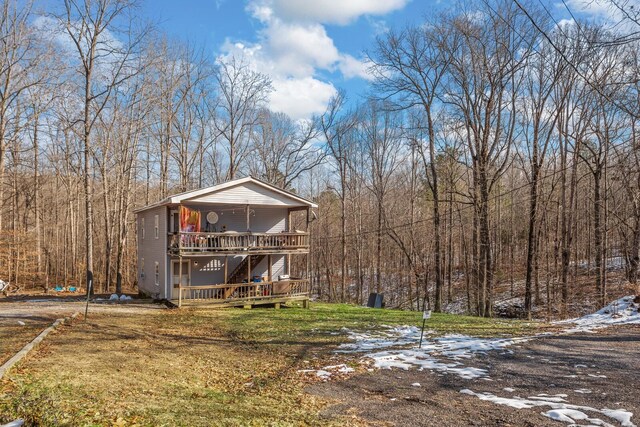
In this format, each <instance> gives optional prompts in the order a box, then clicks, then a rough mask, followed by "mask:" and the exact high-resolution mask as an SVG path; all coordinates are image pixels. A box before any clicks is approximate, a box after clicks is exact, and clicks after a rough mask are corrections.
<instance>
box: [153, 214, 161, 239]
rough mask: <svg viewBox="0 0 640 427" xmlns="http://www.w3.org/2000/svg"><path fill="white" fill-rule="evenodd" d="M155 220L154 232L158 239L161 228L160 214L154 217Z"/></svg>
mask: <svg viewBox="0 0 640 427" xmlns="http://www.w3.org/2000/svg"><path fill="white" fill-rule="evenodd" d="M154 221H155V222H154V226H153V233H154V236H156V239H157V238H158V237H160V229H159V226H160V216H159V215H156V216H155V218H154Z"/></svg>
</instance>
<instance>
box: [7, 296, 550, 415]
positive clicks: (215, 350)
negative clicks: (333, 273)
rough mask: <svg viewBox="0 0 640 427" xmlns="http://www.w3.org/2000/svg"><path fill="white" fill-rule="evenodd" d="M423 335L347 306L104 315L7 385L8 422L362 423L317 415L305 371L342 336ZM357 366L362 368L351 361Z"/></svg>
mask: <svg viewBox="0 0 640 427" xmlns="http://www.w3.org/2000/svg"><path fill="white" fill-rule="evenodd" d="M407 324H408V325H419V324H421V313H416V312H406V311H396V310H374V309H364V308H360V307H354V306H349V305H344V304H320V303H315V304H312V305H311V309H309V310H306V309H302V308H300V307H293V308H286V309H282V310H274V309H270V308H259V309H253V310H242V309H218V310H207V309H181V310H144V311H141V312H139V313H136V312H131V311H128V312H118V311H117V308H116V309H114V311H113V312H112V313H110V312H101V313H96V314H93V315H91V316H90V317H89V321H88V322H86V323H85V322H83V321H82V320H77V321H75V322H74V324H73V325H71V326H63V327H61V328H60V329H59V330H57V331H55V332H54V333H52V334H50V335H49V337H47V339H46V340H45V342H44V343H43V344H42V345H41V346H40V347H38V349H37V350H35V351H34V352H33V353H32V354H30V355H29V356H28V357H27V359H26V360H25V361H23V362H22V363H21V364H20V366H19V367H18V368H16V369H14V370H13V371H12V372H10V373H9V374H8V376H7V377H5V379H4V380H0V423H1V422H2V421H9V420H12V419H15V418H18V417H20V418H24V419H25V420H27V423H28V425H30V424H33V425H73V426H76V425H96V426H98V425H99V426H103V425H127V426H131V425H139V426H152V425H153V426H162V425H167V426H169V425H171V426H173V425H183V426H199V425H202V426H210V425H221V426H226V425H228V426H237V425H247V426H253V425H255V426H263V425H270V426H280V425H283V426H284V425H295V426H299V425H313V426H316V425H344V424H345V423H346V422H348V423H349V424H350V425H358V422H357V420H355V421H354V420H352V419H349V420H348V421H347V420H345V419H326V418H320V417H319V416H318V413H319V410H320V409H321V408H322V407H323V406H324V405H326V404H327V402H323V401H320V400H318V399H317V398H314V397H312V396H309V395H306V394H305V393H304V391H303V388H304V386H305V384H307V382H308V381H310V379H309V377H308V376H307V377H305V376H304V375H301V374H300V373H298V372H297V371H298V370H299V369H303V368H308V367H310V366H312V367H320V366H323V362H326V360H327V359H328V358H329V357H335V356H333V355H332V354H331V350H332V349H333V348H334V347H335V345H337V344H339V343H340V342H344V341H345V340H346V336H345V334H343V333H340V334H336V332H340V331H341V329H342V328H347V329H350V330H367V329H371V328H377V327H379V326H380V325H407ZM540 326H541V325H539V324H536V323H531V322H520V321H505V320H500V319H479V318H474V317H465V316H454V315H440V314H434V316H433V317H432V319H430V320H429V322H428V328H429V329H432V330H436V331H437V332H441V333H449V332H457V333H465V334H471V335H479V336H497V335H504V334H509V335H525V334H531V333H534V332H539V331H540V329H539V327H540ZM351 363H354V364H355V362H353V361H352V362H351Z"/></svg>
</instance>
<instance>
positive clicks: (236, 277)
mask: <svg viewBox="0 0 640 427" xmlns="http://www.w3.org/2000/svg"><path fill="white" fill-rule="evenodd" d="M264 257H265V255H247V256H246V257H244V259H243V260H242V261H240V264H238V266H237V267H236V268H235V269H234V270H233V272H232V273H231V274H230V275H229V276H228V277H227V283H231V284H236V283H242V281H243V280H246V279H247V266H248V264H249V258H251V267H252V268H253V267H255V266H256V265H258V264H259V263H260V261H262V260H263V259H264ZM234 290H235V288H227V289H226V290H225V295H224V297H225V299H226V298H229V296H230V294H232V293H233V291H234Z"/></svg>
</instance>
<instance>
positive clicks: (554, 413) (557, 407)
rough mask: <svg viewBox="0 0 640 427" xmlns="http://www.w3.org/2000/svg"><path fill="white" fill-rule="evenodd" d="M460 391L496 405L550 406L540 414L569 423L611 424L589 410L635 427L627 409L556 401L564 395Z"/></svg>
mask: <svg viewBox="0 0 640 427" xmlns="http://www.w3.org/2000/svg"><path fill="white" fill-rule="evenodd" d="M460 393H463V394H467V395H470V396H476V397H477V398H478V399H480V400H485V401H489V402H493V403H495V404H497V405H505V406H509V407H511V408H515V409H530V408H534V407H541V406H547V407H549V408H551V410H549V411H547V412H542V413H541V414H542V415H544V416H546V417H549V418H551V419H554V420H557V421H563V422H566V423H570V424H575V421H576V420H586V421H588V422H589V423H590V424H591V425H599V426H607V427H608V426H612V424H609V423H607V422H605V421H603V420H602V419H600V418H595V417H590V416H589V415H587V413H589V412H591V413H596V414H600V415H604V416H605V417H608V418H611V419H614V420H616V421H618V422H619V423H620V424H621V425H622V426H623V427H636V426H635V424H633V423H632V422H631V417H632V416H633V414H632V413H631V412H629V411H626V410H624V409H607V408H604V409H595V408H592V407H589V406H581V405H572V404H570V403H566V401H562V402H560V401H558V399H557V398H560V397H562V396H565V397H566V395H554V396H549V395H538V396H536V397H537V398H531V397H530V398H528V399H524V398H522V397H518V396H514V397H512V398H509V397H499V396H496V395H495V394H492V393H488V392H487V393H476V392H474V391H472V390H469V389H467V388H465V389H462V390H460ZM545 396H547V398H546V399H545V398H544V397H545ZM563 400H564V399H563Z"/></svg>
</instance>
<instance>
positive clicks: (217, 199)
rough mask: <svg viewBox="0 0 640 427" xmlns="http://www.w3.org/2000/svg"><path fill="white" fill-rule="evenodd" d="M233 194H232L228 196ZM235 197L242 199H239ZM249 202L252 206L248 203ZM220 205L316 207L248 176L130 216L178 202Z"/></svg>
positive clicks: (178, 196)
mask: <svg viewBox="0 0 640 427" xmlns="http://www.w3.org/2000/svg"><path fill="white" fill-rule="evenodd" d="M239 186H242V187H245V189H244V190H245V191H242V192H233V191H232V189H234V188H236V187H239ZM232 193H233V194H232ZM239 198H242V200H240V199H239ZM252 200H253V203H252ZM189 202H192V203H224V204H258V205H265V206H290V207H298V206H308V207H310V208H317V207H318V205H317V204H315V203H313V202H312V201H310V200H307V199H304V198H302V197H300V196H298V195H296V194H293V193H291V192H290V191H287V190H283V189H282V188H279V187H276V186H275V185H272V184H269V183H267V182H264V181H262V180H259V179H257V178H254V177H252V176H247V177H245V178H238V179H234V180H232V181H227V182H224V183H222V184H218V185H213V186H211V187H205V188H201V189H198V190H192V191H186V192H184V193H179V194H174V195H171V196H169V197H167V198H165V199H164V200H161V201H159V202H157V203H153V204H151V205H148V206H144V207H141V208H138V209H134V211H133V212H134V213H138V212H142V211H145V210H147V209H151V208H155V207H158V206H165V205H177V204H181V203H189Z"/></svg>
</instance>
